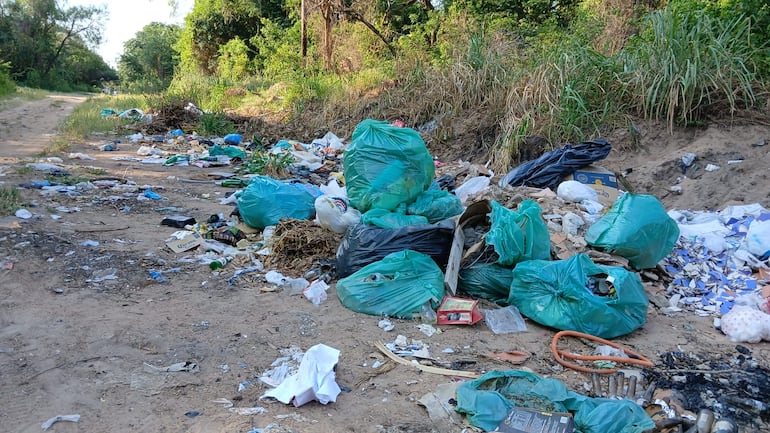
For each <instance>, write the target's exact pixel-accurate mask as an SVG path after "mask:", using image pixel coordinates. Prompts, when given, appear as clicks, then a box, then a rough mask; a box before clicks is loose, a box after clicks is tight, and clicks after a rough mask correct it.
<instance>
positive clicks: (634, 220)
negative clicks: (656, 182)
mask: <svg viewBox="0 0 770 433" xmlns="http://www.w3.org/2000/svg"><path fill="white" fill-rule="evenodd" d="M678 238H679V227H677V224H676V222H675V221H674V220H673V219H671V217H669V216H668V214H667V213H666V210H665V209H664V208H663V205H662V204H661V203H660V202H659V201H658V199H657V198H655V197H654V196H651V195H643V194H624V195H623V196H622V197H620V198H619V199H618V200H617V201H616V202H615V204H613V205H612V208H610V210H609V211H608V212H607V213H606V214H605V215H604V216H603V217H602V218H601V219H599V221H597V222H596V223H594V224H593V225H592V226H591V227H589V228H588V230H587V231H586V235H585V240H586V242H588V245H591V246H593V247H597V248H601V249H603V250H605V251H607V252H609V253H612V254H617V255H619V256H622V257H625V258H627V259H628V261H629V262H630V263H631V265H632V266H634V267H635V268H636V269H646V268H654V267H655V266H656V265H657V264H658V262H660V261H661V260H662V259H663V258H664V257H666V256H667V255H668V254H669V253H670V252H671V250H672V249H673V248H674V245H675V244H676V241H677V239H678Z"/></svg>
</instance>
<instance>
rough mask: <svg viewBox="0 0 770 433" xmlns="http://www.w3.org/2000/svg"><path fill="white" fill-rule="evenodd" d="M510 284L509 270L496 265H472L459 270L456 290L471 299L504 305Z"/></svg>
mask: <svg viewBox="0 0 770 433" xmlns="http://www.w3.org/2000/svg"><path fill="white" fill-rule="evenodd" d="M512 282H513V274H512V273H511V269H510V268H504V267H502V266H500V265H498V264H496V263H474V264H472V265H471V266H468V267H467V268H463V269H460V272H459V274H458V279H457V288H458V290H461V291H463V292H465V293H467V294H468V295H469V296H470V297H471V298H483V299H488V300H490V301H492V302H494V303H497V304H500V305H506V304H508V292H510V290H511V283H512Z"/></svg>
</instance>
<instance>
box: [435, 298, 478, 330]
mask: <svg viewBox="0 0 770 433" xmlns="http://www.w3.org/2000/svg"><path fill="white" fill-rule="evenodd" d="M437 313H438V324H439V325H473V324H474V323H476V322H478V321H479V320H481V319H483V318H484V315H482V314H481V312H480V311H479V302H478V301H476V300H474V299H463V298H455V297H452V296H447V297H445V298H444V300H443V301H442V302H441V305H440V306H439V307H438V312H437Z"/></svg>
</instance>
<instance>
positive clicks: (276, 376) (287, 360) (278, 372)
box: [259, 346, 305, 387]
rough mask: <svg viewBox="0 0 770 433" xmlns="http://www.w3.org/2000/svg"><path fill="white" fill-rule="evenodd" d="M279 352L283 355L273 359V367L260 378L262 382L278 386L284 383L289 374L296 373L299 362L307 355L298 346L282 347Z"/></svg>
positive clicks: (271, 365)
mask: <svg viewBox="0 0 770 433" xmlns="http://www.w3.org/2000/svg"><path fill="white" fill-rule="evenodd" d="M279 353H280V354H281V355H282V356H281V357H280V358H277V359H276V360H275V361H273V363H272V364H270V367H272V368H270V369H268V370H266V371H265V372H264V373H262V376H261V377H260V378H259V380H260V382H262V383H264V384H266V385H268V386H272V387H277V386H278V385H280V384H281V383H283V381H284V380H285V379H286V378H287V377H288V376H291V375H294V374H296V372H297V368H299V363H300V361H301V360H302V358H303V357H304V356H305V353H304V352H302V349H300V348H299V347H297V346H290V347H287V348H284V349H280V350H279Z"/></svg>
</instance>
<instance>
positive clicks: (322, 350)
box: [260, 344, 341, 407]
mask: <svg viewBox="0 0 770 433" xmlns="http://www.w3.org/2000/svg"><path fill="white" fill-rule="evenodd" d="M339 356H340V351H339V350H337V349H335V348H333V347H330V346H327V345H325V344H316V345H315V346H313V347H311V348H310V349H308V350H307V352H305V354H304V356H303V357H302V361H300V364H299V368H298V369H297V372H296V374H293V375H291V376H289V377H287V378H286V379H285V380H283V381H282V382H281V384H280V385H278V386H276V387H275V388H273V389H271V390H268V391H267V392H265V393H264V394H263V395H262V396H261V397H260V399H262V398H266V397H272V398H275V399H276V400H278V401H280V402H281V403H284V404H289V403H290V402H293V404H294V406H295V407H300V406H302V405H303V404H305V403H307V402H309V401H312V400H318V402H319V403H321V404H328V403H329V402H335V401H336V400H337V395H339V393H340V392H341V389H340V387H339V385H337V382H336V373H335V367H336V365H337V362H338V361H339Z"/></svg>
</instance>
